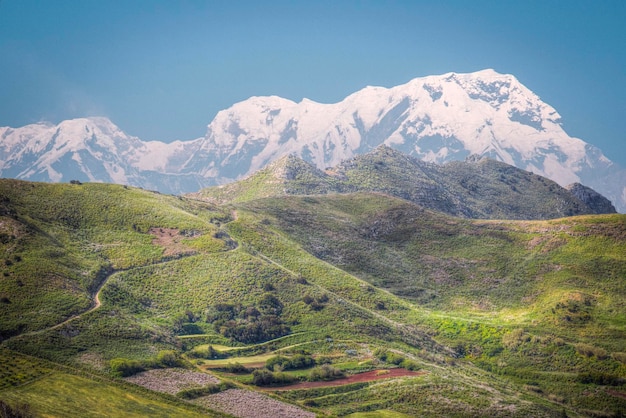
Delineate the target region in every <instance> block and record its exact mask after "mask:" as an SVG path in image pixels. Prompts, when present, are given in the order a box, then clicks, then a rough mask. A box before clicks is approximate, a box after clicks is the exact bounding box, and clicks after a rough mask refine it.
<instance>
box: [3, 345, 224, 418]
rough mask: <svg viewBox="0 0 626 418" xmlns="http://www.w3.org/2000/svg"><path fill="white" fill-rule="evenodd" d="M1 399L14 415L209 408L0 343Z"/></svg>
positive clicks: (185, 413)
mask: <svg viewBox="0 0 626 418" xmlns="http://www.w3.org/2000/svg"><path fill="white" fill-rule="evenodd" d="M0 402H2V403H3V404H5V405H9V407H10V408H12V410H13V411H14V412H17V413H19V414H21V415H13V416H16V417H31V416H37V417H38V416H63V417H90V416H102V414H103V413H106V414H107V415H109V416H135V417H141V416H160V417H167V416H181V417H200V416H206V414H207V413H210V411H207V410H205V409H203V408H199V407H196V406H192V405H187V404H185V403H182V402H180V401H177V400H176V399H175V398H172V397H162V396H158V395H156V394H154V393H152V392H149V391H146V390H143V389H141V388H138V387H136V386H133V385H128V384H125V383H124V382H121V381H115V380H110V379H107V378H105V377H102V376H98V375H94V374H92V373H89V372H86V371H84V370H81V369H75V368H68V367H64V366H59V365H55V364H53V363H49V362H47V361H43V360H40V359H37V358H33V357H28V356H24V355H22V354H19V353H16V352H14V351H9V350H5V349H0ZM0 411H2V410H1V409H0ZM210 415H214V416H219V414H213V413H210ZM2 416H5V415H2ZM7 416H11V415H7Z"/></svg>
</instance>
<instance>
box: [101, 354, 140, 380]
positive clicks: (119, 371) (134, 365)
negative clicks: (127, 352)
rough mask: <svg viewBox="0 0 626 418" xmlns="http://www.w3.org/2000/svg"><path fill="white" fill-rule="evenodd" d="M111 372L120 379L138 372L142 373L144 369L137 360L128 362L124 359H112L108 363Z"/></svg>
mask: <svg viewBox="0 0 626 418" xmlns="http://www.w3.org/2000/svg"><path fill="white" fill-rule="evenodd" d="M109 365H110V367H111V371H112V372H113V373H114V374H115V375H117V376H120V377H128V376H132V375H134V374H137V373H139V372H143V371H144V370H146V369H145V367H144V366H143V364H141V363H140V362H139V361H137V360H129V359H125V358H114V359H113V360H111V362H110V363H109Z"/></svg>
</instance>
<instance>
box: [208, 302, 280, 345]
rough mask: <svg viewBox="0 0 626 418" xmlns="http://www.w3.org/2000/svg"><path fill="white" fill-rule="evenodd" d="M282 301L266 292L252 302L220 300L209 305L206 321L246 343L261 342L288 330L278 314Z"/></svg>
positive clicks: (219, 330)
mask: <svg viewBox="0 0 626 418" xmlns="http://www.w3.org/2000/svg"><path fill="white" fill-rule="evenodd" d="M282 311H283V304H282V303H281V302H280V300H279V299H278V298H277V297H276V296H274V295H273V294H271V293H265V294H264V295H263V296H262V297H261V298H260V299H259V300H258V301H257V302H256V303H255V304H254V305H252V306H243V305H235V304H229V303H220V304H217V305H213V306H210V307H209V309H208V312H207V322H208V323H212V324H213V327H214V328H215V330H216V331H217V332H219V333H220V334H222V335H223V336H224V337H226V338H230V339H232V340H234V341H239V342H242V343H245V344H254V343H260V342H264V341H268V340H272V339H275V338H279V337H282V336H284V335H287V334H289V333H290V332H291V329H290V328H289V326H287V324H285V323H284V322H283V320H282V319H281V317H280V315H281V314H282Z"/></svg>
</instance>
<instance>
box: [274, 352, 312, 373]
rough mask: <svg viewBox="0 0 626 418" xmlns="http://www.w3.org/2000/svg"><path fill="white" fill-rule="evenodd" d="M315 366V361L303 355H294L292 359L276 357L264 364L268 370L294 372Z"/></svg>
mask: <svg viewBox="0 0 626 418" xmlns="http://www.w3.org/2000/svg"><path fill="white" fill-rule="evenodd" d="M314 365H315V359H314V358H313V357H311V356H307V355H304V354H296V355H295V356H293V357H292V358H288V357H284V356H276V357H272V358H270V359H268V360H267V361H266V362H265V368H266V369H268V370H277V369H280V370H296V369H306V368H308V367H312V366H314Z"/></svg>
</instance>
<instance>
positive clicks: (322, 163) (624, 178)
mask: <svg viewBox="0 0 626 418" xmlns="http://www.w3.org/2000/svg"><path fill="white" fill-rule="evenodd" d="M0 138H1V141H0V157H1V158H0V175H2V176H3V177H15V178H22V179H30V180H44V181H68V180H70V179H72V178H76V179H78V180H82V181H85V180H92V181H115V182H119V183H125V184H130V185H136V186H140V187H144V188H150V189H157V190H159V191H162V192H166V193H184V192H193V191H197V190H198V189H199V188H200V187H203V186H209V185H215V184H224V183H227V182H230V181H233V180H236V179H240V178H242V177H244V176H246V175H249V174H251V173H253V172H255V171H257V170H259V169H261V168H262V167H264V166H265V165H267V164H268V163H269V162H271V161H274V160H276V159H278V158H280V157H282V156H284V155H287V154H292V153H294V154H296V155H298V156H300V157H302V158H303V159H304V160H306V161H308V162H311V163H313V164H314V165H315V166H316V167H318V168H320V169H324V168H325V167H328V166H334V165H336V164H338V163H339V162H340V161H343V160H345V159H347V158H351V157H353V156H355V155H359V154H362V153H366V152H368V151H371V150H372V149H374V148H375V147H377V146H378V145H380V144H386V145H389V146H391V147H393V148H395V149H398V150H400V151H402V152H404V153H406V154H408V155H411V156H415V157H418V158H420V159H423V160H424V161H427V162H434V163H443V162H448V161H458V160H464V159H465V158H466V157H467V156H469V155H471V154H477V155H480V156H487V157H490V158H493V159H496V160H498V161H502V162H506V163H508V164H511V165H514V166H516V167H518V168H521V169H524V170H527V171H531V172H533V173H535V174H539V175H542V176H545V177H548V178H550V179H552V180H554V181H556V182H557V183H559V184H560V185H562V186H565V185H568V184H571V183H581V184H584V185H586V186H588V187H591V188H593V189H594V190H597V191H598V192H600V193H601V194H603V195H604V196H606V197H608V198H609V199H610V200H611V201H612V202H613V203H614V204H615V206H616V207H617V208H618V210H620V211H622V212H623V211H626V170H624V169H623V168H621V167H619V166H618V165H617V164H615V163H613V162H612V161H610V160H609V159H608V158H607V157H606V156H604V155H603V154H602V152H601V151H600V150H599V149H597V148H595V147H594V146H592V145H590V144H588V143H585V142H584V141H582V140H580V139H577V138H572V137H570V136H569V135H568V134H567V133H566V132H565V130H564V129H563V127H562V126H561V124H560V116H559V114H558V113H557V111H556V110H555V109H554V108H552V107H551V106H549V105H548V104H546V103H544V102H542V101H541V100H540V98H539V97H537V95H535V94H534V93H533V92H532V91H530V90H529V89H528V88H526V87H525V86H523V85H522V84H521V83H520V82H519V81H518V80H517V79H516V78H515V77H514V76H512V75H505V74H498V73H496V72H495V71H493V70H483V71H479V72H475V73H470V74H456V73H448V74H444V75H440V76H429V77H422V78H416V79H414V80H411V81H410V82H408V83H406V84H404V85H400V86H396V87H393V88H383V87H366V88H364V89H363V90H360V91H358V92H356V93H354V94H352V95H350V96H348V97H346V98H345V99H344V100H342V101H341V102H338V103H333V104H322V103H316V102H313V101H311V100H307V99H304V100H302V101H301V102H300V103H295V102H293V101H290V100H287V99H283V98H280V97H275V96H271V97H251V98H250V99H248V100H245V101H243V102H240V103H237V104H235V105H233V106H232V107H230V108H228V109H226V110H223V111H221V112H219V113H218V114H217V115H216V117H215V118H214V119H213V121H212V122H211V123H210V124H209V125H208V128H207V132H206V134H205V136H204V137H202V138H198V139H195V140H191V141H176V142H174V143H171V144H164V143H160V142H156V141H153V142H142V141H140V140H139V139H137V138H132V137H129V136H128V135H126V134H124V133H123V132H122V131H120V130H119V128H117V127H116V126H115V125H113V124H112V123H111V122H110V121H108V120H107V119H105V118H88V119H76V120H72V121H65V122H62V123H61V124H59V125H57V126H52V125H44V124H36V125H29V126H26V127H22V128H16V129H12V128H0Z"/></svg>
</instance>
